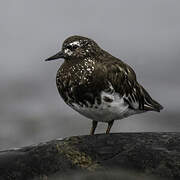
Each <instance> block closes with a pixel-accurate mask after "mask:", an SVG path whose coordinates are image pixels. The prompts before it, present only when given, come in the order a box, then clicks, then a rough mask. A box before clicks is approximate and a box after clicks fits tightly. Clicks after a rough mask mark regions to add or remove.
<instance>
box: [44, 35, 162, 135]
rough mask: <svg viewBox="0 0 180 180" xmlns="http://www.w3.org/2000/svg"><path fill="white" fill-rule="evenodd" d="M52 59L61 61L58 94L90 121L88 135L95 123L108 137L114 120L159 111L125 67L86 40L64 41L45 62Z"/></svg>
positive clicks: (77, 37)
mask: <svg viewBox="0 0 180 180" xmlns="http://www.w3.org/2000/svg"><path fill="white" fill-rule="evenodd" d="M56 59H64V62H63V63H62V65H61V66H60V68H59V70H58V71H57V75H56V85H57V89H58V92H59V94H60V96H61V97H62V99H63V100H64V101H65V103H66V104H67V105H69V106H70V107H71V108H72V109H74V110H75V111H77V112H79V113H80V114H81V115H83V116H85V117H86V118H88V119H91V120H92V127H91V130H90V134H91V135H93V134H95V129H96V127H97V124H98V122H104V123H107V124H108V126H107V130H106V134H109V133H110V130H111V127H112V125H113V123H114V121H115V120H121V119H123V118H126V117H128V116H131V115H134V114H140V113H144V112H148V111H156V112H160V110H162V109H163V106H162V105H160V104H159V103H158V102H157V101H155V100H154V99H152V98H151V96H150V95H149V93H148V92H147V91H146V90H145V88H144V87H143V86H142V85H141V84H140V83H138V81H137V78H136V74H135V72H134V70H133V69H132V68H131V67H130V66H129V65H128V64H126V63H125V62H123V61H122V60H121V59H119V58H116V57H114V56H113V55H111V54H110V53H108V52H107V51H105V50H103V49H102V48H101V47H100V46H99V45H98V44H97V43H96V42H95V41H94V40H92V39H90V38H87V37H83V36H79V35H73V36H70V37H68V38H67V39H65V40H64V42H63V44H62V48H61V50H60V51H59V52H58V53H57V54H55V55H53V56H51V57H49V58H47V59H46V60H45V61H51V60H56Z"/></svg>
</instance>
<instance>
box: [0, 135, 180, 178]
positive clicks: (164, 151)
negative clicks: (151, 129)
mask: <svg viewBox="0 0 180 180" xmlns="http://www.w3.org/2000/svg"><path fill="white" fill-rule="evenodd" d="M113 169H116V171H117V169H120V170H122V169H123V170H125V171H127V170H128V171H129V172H130V171H132V172H136V173H143V174H145V175H146V176H149V175H153V176H156V177H162V178H167V179H180V133H119V134H109V135H105V134H99V135H94V136H77V137H70V138H65V139H63V140H53V141H50V142H46V143H41V144H38V145H34V146H29V147H24V148H19V149H15V150H13V149H12V150H6V151H1V152H0V180H25V179H26V180H28V179H33V178H41V179H47V177H50V176H52V175H54V174H56V173H58V174H59V175H60V176H62V177H63V176H65V175H67V174H73V173H74V172H76V173H77V172H79V173H82V172H83V173H86V172H95V171H100V172H103V171H104V172H106V173H108V172H111V171H112V170H113ZM59 175H58V177H59ZM48 179H49V178H48ZM99 179H100V178H99ZM127 179H128V178H127ZM129 179H130V178H129Z"/></svg>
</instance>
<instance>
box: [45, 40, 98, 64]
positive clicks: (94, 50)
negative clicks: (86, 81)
mask: <svg viewBox="0 0 180 180" xmlns="http://www.w3.org/2000/svg"><path fill="white" fill-rule="evenodd" d="M100 51H101V49H100V47H99V46H98V45H97V43H96V42H95V41H93V40H91V39H89V38H86V37H82V36H71V37H69V38H67V39H66V40H65V41H64V42H63V45H62V48H61V51H60V52H58V53H57V54H55V55H54V56H51V57H50V58H48V59H46V61H51V60H55V59H59V58H64V59H65V60H73V59H83V58H86V57H92V56H96V55H97V54H98V53H99V52H100Z"/></svg>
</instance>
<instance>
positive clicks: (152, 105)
mask: <svg viewBox="0 0 180 180" xmlns="http://www.w3.org/2000/svg"><path fill="white" fill-rule="evenodd" d="M142 90H143V94H144V110H146V111H157V112H160V111H161V110H162V109H163V106H162V105H161V104H159V103H158V102H157V101H155V100H154V99H152V98H151V96H150V95H149V94H148V92H147V91H146V90H145V89H144V88H143V87H142Z"/></svg>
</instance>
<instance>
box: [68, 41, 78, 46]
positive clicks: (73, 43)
mask: <svg viewBox="0 0 180 180" xmlns="http://www.w3.org/2000/svg"><path fill="white" fill-rule="evenodd" d="M70 45H71V46H74V45H77V46H80V42H79V41H74V42H72V43H70Z"/></svg>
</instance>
